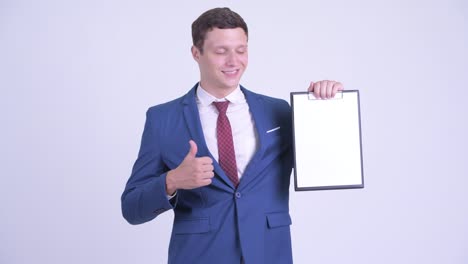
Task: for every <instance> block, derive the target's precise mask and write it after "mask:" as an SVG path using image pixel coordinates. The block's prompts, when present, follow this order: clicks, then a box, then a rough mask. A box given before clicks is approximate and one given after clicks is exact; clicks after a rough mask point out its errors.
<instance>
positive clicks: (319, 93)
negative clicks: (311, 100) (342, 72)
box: [307, 80, 344, 99]
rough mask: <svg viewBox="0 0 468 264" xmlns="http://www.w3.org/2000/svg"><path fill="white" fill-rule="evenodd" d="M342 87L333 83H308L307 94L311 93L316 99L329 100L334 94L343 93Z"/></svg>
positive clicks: (337, 83) (338, 83) (326, 81)
mask: <svg viewBox="0 0 468 264" xmlns="http://www.w3.org/2000/svg"><path fill="white" fill-rule="evenodd" d="M343 89H344V88H343V85H342V84H341V83H340V82H335V81H328V80H325V81H319V82H310V86H309V89H307V91H308V92H313V93H314V96H315V98H317V99H330V98H333V97H335V94H336V92H338V91H343Z"/></svg>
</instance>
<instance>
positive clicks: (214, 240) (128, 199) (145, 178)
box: [122, 85, 293, 264]
mask: <svg viewBox="0 0 468 264" xmlns="http://www.w3.org/2000/svg"><path fill="white" fill-rule="evenodd" d="M196 87H197V85H196V86H195V87H194V88H192V89H191V90H190V91H189V92H188V93H187V94H186V95H184V96H182V97H180V98H178V99H176V100H174V101H171V102H168V103H165V104H162V105H157V106H154V107H151V108H150V109H149V110H148V111H147V116H146V124H145V129H144V132H143V136H142V141H141V147H140V151H139V154H138V158H137V160H136V162H135V165H134V167H133V170H132V175H131V177H130V179H129V180H128V182H127V185H126V187H125V191H124V192H123V194H122V212H123V215H124V217H125V219H127V221H128V222H130V223H131V224H141V223H144V222H147V221H150V220H152V219H154V218H155V217H156V216H158V215H159V214H161V213H163V212H164V211H166V210H170V209H173V210H174V215H175V217H174V224H173V229H172V236H171V241H170V245H169V257H168V259H169V263H174V264H178V263H190V264H194V263H203V264H207V263H223V264H230V263H233V264H239V263H240V258H241V256H243V258H244V261H245V263H246V264H251V263H252V264H261V263H268V264H274V263H278V264H286V263H292V253H291V237H290V228H289V226H290V225H291V218H290V216H289V204H288V203H289V181H290V175H291V170H292V166H293V158H292V125H291V109H290V107H289V104H288V103H287V102H286V101H284V100H280V99H275V98H271V97H267V96H263V95H259V94H256V93H253V92H251V91H248V90H247V89H245V88H243V87H241V90H242V92H243V93H244V94H245V96H246V99H247V103H248V104H249V108H250V112H251V113H252V116H253V119H254V122H255V128H256V129H257V133H258V137H259V147H258V150H257V152H256V153H255V154H254V156H253V158H252V160H251V161H250V163H249V164H248V166H247V168H246V169H245V172H244V174H243V175H242V178H241V181H240V183H239V186H238V187H237V189H236V188H235V187H234V186H233V184H232V183H231V181H230V180H229V178H228V177H227V176H226V174H225V173H224V172H223V170H222V169H221V167H220V166H219V164H218V163H217V162H216V161H215V159H214V158H213V157H212V155H211V154H210V152H209V150H208V148H207V146H206V143H205V139H204V135H203V131H202V127H201V123H200V117H199V114H198V108H197V104H196V99H195V96H196ZM278 127H279V129H276V130H274V131H270V130H272V129H274V128H278ZM190 139H193V140H194V141H195V142H196V143H197V145H198V153H197V156H199V157H202V156H209V157H211V158H212V159H213V161H214V173H215V177H214V178H213V181H212V184H211V185H209V186H205V187H200V188H196V189H192V190H178V191H177V195H176V197H175V198H173V199H172V200H171V201H169V200H168V199H167V196H166V189H165V182H166V174H167V172H168V171H169V170H171V169H174V168H176V167H177V166H178V165H179V164H180V163H181V162H182V160H183V159H184V157H185V156H186V155H187V153H188V151H189V147H190V146H189V144H188V142H189V140H190Z"/></svg>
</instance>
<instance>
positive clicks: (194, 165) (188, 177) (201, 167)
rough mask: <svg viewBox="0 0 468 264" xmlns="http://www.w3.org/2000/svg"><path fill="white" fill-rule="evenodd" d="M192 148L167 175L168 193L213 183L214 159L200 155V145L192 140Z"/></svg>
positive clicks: (190, 142)
mask: <svg viewBox="0 0 468 264" xmlns="http://www.w3.org/2000/svg"><path fill="white" fill-rule="evenodd" d="M189 144H190V150H189V152H188V153H187V156H185V158H184V160H183V161H182V163H180V165H179V166H178V167H177V168H175V169H173V170H171V171H169V172H168V173H167V176H166V191H167V194H168V195H172V194H174V193H175V191H176V190H177V189H194V188H198V187H202V186H206V185H210V184H211V180H212V178H213V176H214V172H213V169H214V167H213V160H212V159H211V158H210V157H198V158H197V156H196V155H197V151H198V147H197V144H196V143H195V141H193V140H190V141H189Z"/></svg>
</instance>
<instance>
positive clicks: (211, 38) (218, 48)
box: [192, 27, 248, 98]
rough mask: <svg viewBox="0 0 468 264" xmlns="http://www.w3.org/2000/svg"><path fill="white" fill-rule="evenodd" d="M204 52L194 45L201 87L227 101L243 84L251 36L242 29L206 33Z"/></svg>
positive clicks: (193, 49) (217, 30)
mask: <svg viewBox="0 0 468 264" xmlns="http://www.w3.org/2000/svg"><path fill="white" fill-rule="evenodd" d="M202 50H203V52H201V51H200V50H199V49H198V48H197V47H195V46H192V55H193V58H194V59H195V61H197V63H198V66H199V68H200V85H201V86H202V87H203V89H205V90H206V91H207V92H209V93H210V94H212V95H214V96H216V97H217V98H224V97H226V96H227V95H228V94H230V93H231V92H232V91H233V90H234V89H236V88H237V86H238V85H239V81H240V79H241V77H242V74H243V73H244V71H245V69H246V68H247V64H248V51H247V35H246V33H245V32H244V30H243V29H242V28H239V27H238V28H229V29H219V28H213V29H212V30H210V31H208V32H207V33H206V36H205V39H204V42H203V49H202Z"/></svg>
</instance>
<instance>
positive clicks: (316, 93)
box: [313, 82, 321, 99]
mask: <svg viewBox="0 0 468 264" xmlns="http://www.w3.org/2000/svg"><path fill="white" fill-rule="evenodd" d="M320 88H321V87H320V82H316V83H314V88H313V90H314V96H315V98H317V99H320Z"/></svg>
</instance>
